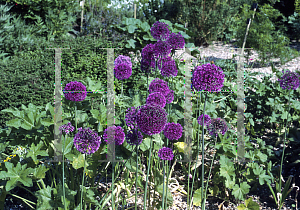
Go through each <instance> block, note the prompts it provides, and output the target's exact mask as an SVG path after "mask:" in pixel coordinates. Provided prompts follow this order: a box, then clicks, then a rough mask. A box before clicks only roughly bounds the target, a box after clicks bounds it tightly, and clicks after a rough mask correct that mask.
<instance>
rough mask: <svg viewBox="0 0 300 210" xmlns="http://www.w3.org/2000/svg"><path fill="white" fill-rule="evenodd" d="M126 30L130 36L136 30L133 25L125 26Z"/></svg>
mask: <svg viewBox="0 0 300 210" xmlns="http://www.w3.org/2000/svg"><path fill="white" fill-rule="evenodd" d="M127 29H128V32H129V33H130V34H133V33H134V31H135V29H137V27H136V26H134V25H129V26H127Z"/></svg>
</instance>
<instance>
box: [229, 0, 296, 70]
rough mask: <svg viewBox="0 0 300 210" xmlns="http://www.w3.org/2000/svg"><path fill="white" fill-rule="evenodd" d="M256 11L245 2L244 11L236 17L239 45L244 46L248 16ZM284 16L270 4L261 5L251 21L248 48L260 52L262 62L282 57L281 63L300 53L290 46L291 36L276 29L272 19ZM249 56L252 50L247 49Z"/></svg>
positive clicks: (235, 23)
mask: <svg viewBox="0 0 300 210" xmlns="http://www.w3.org/2000/svg"><path fill="white" fill-rule="evenodd" d="M253 13H254V11H252V10H250V5H247V4H244V5H243V7H242V12H241V13H240V14H239V15H237V16H236V17H234V19H235V21H234V25H235V26H234V27H233V29H232V30H233V31H235V33H236V38H237V43H236V44H237V46H242V45H243V42H244V37H245V33H246V28H247V24H246V21H247V18H248V17H252V15H253ZM280 16H283V15H282V14H281V13H280V12H279V11H278V10H276V9H274V8H273V7H272V6H271V5H269V4H264V5H263V6H260V7H259V11H257V12H256V13H255V16H254V20H252V21H251V25H250V29H249V32H248V36H247V41H246V45H245V47H246V48H253V49H254V50H256V51H257V52H258V55H259V59H261V62H262V64H263V65H264V64H266V62H269V61H270V60H271V59H272V58H280V62H281V64H284V63H286V62H287V61H289V60H291V59H293V58H294V57H295V55H298V52H297V51H296V50H291V49H290V48H289V46H288V44H289V41H290V40H289V38H288V37H286V36H284V35H283V33H282V32H281V31H279V30H275V24H274V23H273V22H272V21H271V20H272V19H276V18H278V17H280ZM246 52H247V53H248V55H246V58H249V56H250V51H246Z"/></svg>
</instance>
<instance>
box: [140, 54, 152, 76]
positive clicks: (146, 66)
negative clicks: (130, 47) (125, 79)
mask: <svg viewBox="0 0 300 210" xmlns="http://www.w3.org/2000/svg"><path fill="white" fill-rule="evenodd" d="M141 71H142V72H144V73H146V74H150V73H151V71H155V59H154V58H153V59H151V60H150V61H148V60H146V59H144V58H142V60H141Z"/></svg>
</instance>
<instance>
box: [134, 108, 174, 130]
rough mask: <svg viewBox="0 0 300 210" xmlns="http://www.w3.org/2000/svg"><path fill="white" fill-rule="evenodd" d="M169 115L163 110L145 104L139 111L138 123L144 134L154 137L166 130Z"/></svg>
mask: <svg viewBox="0 0 300 210" xmlns="http://www.w3.org/2000/svg"><path fill="white" fill-rule="evenodd" d="M167 115H168V114H167V112H166V111H165V110H164V109H163V108H161V107H159V106H154V105H149V104H145V105H144V106H142V107H141V108H140V110H139V111H138V113H137V116H136V122H137V125H138V127H139V129H140V130H141V131H142V132H143V133H145V134H147V135H149V136H152V135H154V134H158V133H160V132H161V131H162V130H163V129H164V128H165V125H166V123H167Z"/></svg>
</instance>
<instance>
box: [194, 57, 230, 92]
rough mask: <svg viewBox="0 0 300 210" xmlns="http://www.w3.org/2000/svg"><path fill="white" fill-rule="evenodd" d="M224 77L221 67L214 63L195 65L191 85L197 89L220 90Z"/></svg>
mask: <svg viewBox="0 0 300 210" xmlns="http://www.w3.org/2000/svg"><path fill="white" fill-rule="evenodd" d="M224 77H225V75H224V73H223V71H222V69H221V68H220V67H217V66H216V65H215V64H210V63H208V64H203V65H202V66H196V67H195V70H194V72H193V77H192V87H193V88H195V90H197V91H201V90H204V91H220V90H221V89H222V87H223V83H224Z"/></svg>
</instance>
